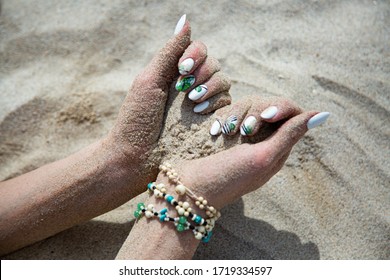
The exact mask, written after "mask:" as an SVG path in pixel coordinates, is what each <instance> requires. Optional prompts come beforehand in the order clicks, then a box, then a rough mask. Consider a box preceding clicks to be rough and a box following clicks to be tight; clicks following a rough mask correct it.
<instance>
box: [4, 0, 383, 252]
mask: <svg viewBox="0 0 390 280" xmlns="http://www.w3.org/2000/svg"><path fill="white" fill-rule="evenodd" d="M195 3H196V4H195ZM184 13H186V14H187V16H188V19H189V21H190V22H191V25H192V34H193V39H196V40H201V41H203V42H204V43H205V44H206V45H207V46H208V48H209V54H210V55H213V56H215V57H216V58H218V59H219V60H220V62H221V64H222V67H223V70H224V72H226V73H227V74H228V75H229V76H230V78H231V79H232V89H231V94H232V96H233V99H234V100H238V99H240V98H242V97H244V96H246V95H248V94H256V95H259V96H280V97H287V98H290V99H292V100H295V101H296V102H297V103H298V104H300V105H301V106H302V107H303V108H304V109H307V110H312V109H313V110H319V111H329V112H331V114H332V115H331V117H330V119H329V120H328V122H327V123H326V125H324V126H322V127H320V128H316V129H314V130H313V131H310V132H308V133H307V134H306V136H305V137H304V139H303V140H302V141H300V142H299V144H298V145H297V146H296V147H295V149H294V150H293V152H292V154H291V156H290V158H289V159H288V161H287V163H286V165H285V166H284V167H283V169H282V170H281V171H280V172H279V173H278V174H277V175H276V176H275V177H274V178H272V179H271V180H270V181H269V182H268V183H267V184H266V185H265V186H264V187H263V188H261V189H259V190H257V191H256V192H253V193H251V194H248V195H246V196H244V197H243V198H242V199H240V200H239V201H237V202H236V203H234V204H233V205H230V206H228V207H226V208H224V209H223V210H222V218H221V220H220V221H219V222H218V225H217V227H216V229H215V233H214V237H213V239H212V241H211V242H210V243H209V244H207V245H204V244H201V245H200V246H199V248H198V250H197V252H196V254H195V256H194V259H390V250H389V244H390V162H389V158H390V141H389V139H390V125H389V120H390V111H389V110H390V44H389V43H390V3H389V2H388V1H385V0H384V1H368V0H367V1H365V0H362V1H352V0H351V1H333V0H331V1H325V0H324V1H314V0H313V1H309V0H301V1H293V0H286V1H282V0H272V1H268V0H267V1H266V0H263V1H212V2H209V1H196V2H195V1H191V2H190V1H188V2H187V1H186V2H184V1H181V2H177V1H147V2H141V1H125V0H114V1H96V0H87V1H59V0H53V1H45V0H34V1H19V0H8V1H7V0H3V1H2V2H1V14H0V180H5V179H8V178H12V177H14V176H17V175H19V174H22V173H25V172H27V171H29V170H32V169H35V168H37V167H39V166H41V165H43V164H45V163H48V162H52V161H54V160H57V159H61V158H63V157H65V156H67V155H69V154H71V153H73V152H75V151H78V150H79V149H81V148H83V147H85V146H87V145H88V144H90V143H93V142H94V141H96V140H97V139H99V138H100V137H102V136H103V135H105V134H106V133H107V132H108V131H109V129H110V128H111V127H112V125H113V122H114V120H115V118H116V115H117V113H118V110H119V107H120V105H121V102H122V100H123V99H124V97H125V95H126V92H127V89H128V87H129V85H130V84H131V82H132V80H133V79H134V77H135V76H136V75H137V73H138V72H139V71H140V70H141V69H142V68H143V67H144V66H145V65H146V64H147V63H148V61H149V60H150V59H151V57H152V56H153V54H154V53H155V52H156V51H157V50H158V49H159V48H160V47H161V46H163V44H164V43H165V41H166V40H167V39H168V38H169V37H170V36H172V33H173V30H174V27H175V24H176V22H177V20H178V19H179V18H180V16H181V15H182V14H184ZM142 200H143V199H142V198H136V199H134V200H132V201H130V202H128V203H126V204H125V205H123V206H121V207H119V208H117V209H115V210H113V211H111V212H109V213H106V214H104V215H102V216H99V217H96V218H95V219H93V220H91V221H88V222H86V223H84V224H81V225H78V226H76V227H74V228H72V229H69V230H66V231H64V232H61V233H59V234H57V235H56V236H53V237H51V238H48V239H46V240H43V241H41V242H38V243H36V244H34V245H32V246H29V247H27V248H24V249H21V250H19V251H17V252H14V253H11V254H9V255H7V256H4V257H3V259H113V258H114V257H115V255H116V253H117V252H118V250H119V248H120V246H121V244H122V242H123V241H124V240H125V238H126V237H127V235H128V233H129V231H130V229H131V227H132V225H133V222H134V220H133V216H132V212H133V209H134V206H135V205H136V203H137V202H139V201H142Z"/></svg>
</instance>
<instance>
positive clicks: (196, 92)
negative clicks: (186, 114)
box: [188, 85, 207, 101]
mask: <svg viewBox="0 0 390 280" xmlns="http://www.w3.org/2000/svg"><path fill="white" fill-rule="evenodd" d="M206 93H207V86H206V85H200V86H197V87H196V88H194V89H193V90H191V92H190V93H189V94H188V98H189V99H191V100H193V101H195V100H198V99H200V98H202V96H203V95H205V94H206Z"/></svg>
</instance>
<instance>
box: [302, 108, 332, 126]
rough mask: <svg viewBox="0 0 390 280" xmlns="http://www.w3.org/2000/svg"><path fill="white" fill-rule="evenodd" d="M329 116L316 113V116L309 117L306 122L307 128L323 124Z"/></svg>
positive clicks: (324, 113) (328, 114)
mask: <svg viewBox="0 0 390 280" xmlns="http://www.w3.org/2000/svg"><path fill="white" fill-rule="evenodd" d="M329 116H330V113H329V112H321V113H318V114H317V115H315V116H313V117H311V118H310V120H309V121H308V122H307V128H308V129H312V128H315V127H317V126H319V125H321V124H323V123H324V122H326V120H327V119H328V117H329Z"/></svg>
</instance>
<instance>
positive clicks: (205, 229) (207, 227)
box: [134, 163, 221, 242]
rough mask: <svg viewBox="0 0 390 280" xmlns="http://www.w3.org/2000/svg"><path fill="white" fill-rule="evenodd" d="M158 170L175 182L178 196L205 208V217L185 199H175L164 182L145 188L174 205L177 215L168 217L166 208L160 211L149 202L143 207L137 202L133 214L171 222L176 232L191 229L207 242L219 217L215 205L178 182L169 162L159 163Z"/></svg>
mask: <svg viewBox="0 0 390 280" xmlns="http://www.w3.org/2000/svg"><path fill="white" fill-rule="evenodd" d="M160 170H161V171H162V172H163V173H164V174H165V175H166V176H167V177H168V179H169V180H170V181H171V182H173V183H174V184H175V192H176V193H177V194H178V195H179V196H184V195H188V196H189V197H190V198H191V199H192V200H194V201H195V205H196V206H197V207H198V208H199V209H200V210H205V212H206V216H207V217H206V219H205V218H203V217H202V216H200V215H198V214H195V213H194V211H193V209H192V208H191V207H190V204H189V203H188V202H187V201H184V202H183V201H179V200H176V199H175V197H174V196H172V195H170V194H168V193H167V189H166V187H165V185H164V184H161V183H160V184H156V183H155V182H152V183H149V184H148V186H147V189H148V190H149V192H150V193H151V194H154V195H155V196H156V197H157V198H162V199H164V200H165V201H166V202H167V203H169V204H171V205H172V206H174V207H175V209H176V211H177V214H178V217H175V218H173V217H170V216H169V215H168V209H167V208H164V209H162V210H161V211H156V210H155V208H154V206H153V204H149V205H148V206H147V207H145V204H144V203H139V204H138V205H137V210H136V211H135V212H134V216H135V217H136V218H137V219H138V218H140V217H142V215H144V216H145V217H146V218H148V219H149V218H153V217H156V218H158V220H159V221H160V222H173V223H174V225H175V227H176V230H177V231H178V232H182V231H185V230H192V232H193V234H194V236H195V238H196V239H198V240H202V241H203V242H209V240H210V238H211V236H212V230H213V229H214V226H215V222H216V221H217V220H218V218H219V217H221V212H219V211H217V210H216V209H215V207H213V206H209V205H208V202H207V200H206V199H204V198H203V197H198V196H196V195H195V194H194V193H193V192H192V191H191V190H190V189H188V188H187V187H185V186H184V184H183V183H182V182H180V179H179V176H178V174H177V173H176V171H175V170H174V169H173V168H172V165H171V164H169V163H164V164H162V165H160ZM187 219H189V220H190V221H192V222H194V224H195V225H192V224H191V223H190V221H188V220H187Z"/></svg>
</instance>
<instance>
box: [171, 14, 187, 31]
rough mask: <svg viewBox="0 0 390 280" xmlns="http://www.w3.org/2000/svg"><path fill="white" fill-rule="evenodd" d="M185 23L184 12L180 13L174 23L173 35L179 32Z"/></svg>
mask: <svg viewBox="0 0 390 280" xmlns="http://www.w3.org/2000/svg"><path fill="white" fill-rule="evenodd" d="M185 23H186V14H184V15H182V16H181V18H180V19H179V21H178V22H177V24H176V27H175V32H174V33H173V34H174V35H177V34H179V33H180V31H181V30H182V29H183V26H184V24H185Z"/></svg>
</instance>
